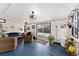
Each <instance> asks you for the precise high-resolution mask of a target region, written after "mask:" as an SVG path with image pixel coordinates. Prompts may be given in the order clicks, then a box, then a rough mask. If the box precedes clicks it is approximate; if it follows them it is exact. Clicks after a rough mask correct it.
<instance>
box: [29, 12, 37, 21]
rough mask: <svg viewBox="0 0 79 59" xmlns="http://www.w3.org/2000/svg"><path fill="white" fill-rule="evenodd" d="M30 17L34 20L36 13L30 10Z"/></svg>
mask: <svg viewBox="0 0 79 59" xmlns="http://www.w3.org/2000/svg"><path fill="white" fill-rule="evenodd" d="M29 18H30V19H32V20H36V15H35V14H34V11H32V14H31V15H30V16H29Z"/></svg>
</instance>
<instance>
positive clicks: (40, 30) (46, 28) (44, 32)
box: [37, 23, 51, 41]
mask: <svg viewBox="0 0 79 59" xmlns="http://www.w3.org/2000/svg"><path fill="white" fill-rule="evenodd" d="M50 34H51V23H40V24H37V38H38V39H40V40H44V41H48V39H47V37H48V36H49V35H50Z"/></svg>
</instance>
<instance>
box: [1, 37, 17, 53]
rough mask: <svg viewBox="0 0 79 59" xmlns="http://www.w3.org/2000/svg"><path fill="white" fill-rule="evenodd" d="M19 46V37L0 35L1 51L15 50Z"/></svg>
mask: <svg viewBox="0 0 79 59" xmlns="http://www.w3.org/2000/svg"><path fill="white" fill-rule="evenodd" d="M16 47H17V38H15V37H0V52H5V51H10V50H15V49H16Z"/></svg>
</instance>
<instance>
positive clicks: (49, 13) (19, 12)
mask: <svg viewBox="0 0 79 59" xmlns="http://www.w3.org/2000/svg"><path fill="white" fill-rule="evenodd" d="M77 5H78V4H77V3H13V4H7V3H2V4H1V3H0V17H2V18H5V19H6V20H10V21H12V22H22V21H24V20H28V19H29V15H30V14H31V11H32V10H34V11H35V15H36V16H37V20H40V21H42V20H50V19H52V18H62V17H67V16H68V15H69V13H70V11H71V10H72V9H74V8H75V7H76V6H77Z"/></svg>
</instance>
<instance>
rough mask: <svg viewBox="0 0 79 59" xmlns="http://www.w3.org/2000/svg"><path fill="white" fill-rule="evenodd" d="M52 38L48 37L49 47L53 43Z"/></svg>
mask: <svg viewBox="0 0 79 59" xmlns="http://www.w3.org/2000/svg"><path fill="white" fill-rule="evenodd" d="M54 39H55V38H54V37H53V36H48V40H49V44H50V45H51V44H53V42H54Z"/></svg>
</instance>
